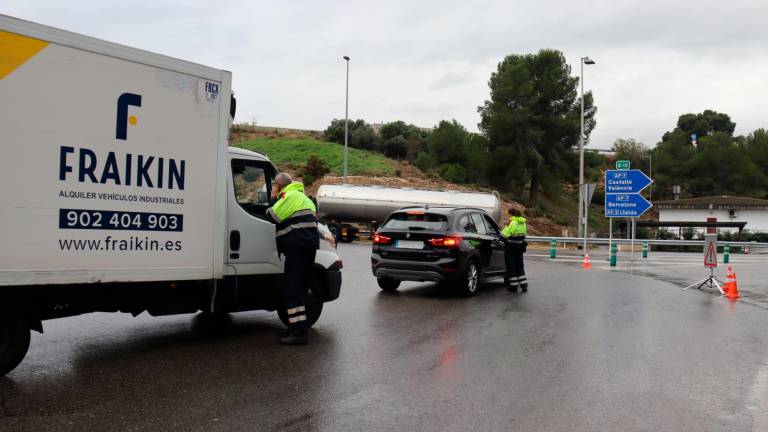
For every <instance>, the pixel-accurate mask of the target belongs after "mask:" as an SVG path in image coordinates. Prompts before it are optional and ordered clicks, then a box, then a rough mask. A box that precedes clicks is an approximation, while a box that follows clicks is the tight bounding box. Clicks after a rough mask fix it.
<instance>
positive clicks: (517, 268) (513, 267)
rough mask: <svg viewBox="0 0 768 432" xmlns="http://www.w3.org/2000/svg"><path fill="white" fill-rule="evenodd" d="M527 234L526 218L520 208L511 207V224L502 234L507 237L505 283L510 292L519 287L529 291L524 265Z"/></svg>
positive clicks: (515, 290) (505, 246)
mask: <svg viewBox="0 0 768 432" xmlns="http://www.w3.org/2000/svg"><path fill="white" fill-rule="evenodd" d="M526 234H528V225H527V222H526V219H525V218H524V217H523V216H522V214H521V213H520V211H519V210H517V209H515V208H510V209H509V224H508V225H507V226H506V227H504V229H503V230H501V235H502V236H504V239H505V245H504V262H505V264H506V266H507V273H506V275H505V276H504V284H505V285H507V290H508V291H510V292H517V288H518V287H520V289H521V290H522V291H523V292H528V279H527V278H526V277H525V266H524V265H523V254H524V253H525V249H526V247H527V246H528V243H527V242H526V241H525V236H526Z"/></svg>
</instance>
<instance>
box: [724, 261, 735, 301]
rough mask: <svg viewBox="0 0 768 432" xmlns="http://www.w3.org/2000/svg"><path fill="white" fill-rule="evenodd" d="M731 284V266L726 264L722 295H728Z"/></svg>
mask: <svg viewBox="0 0 768 432" xmlns="http://www.w3.org/2000/svg"><path fill="white" fill-rule="evenodd" d="M732 286H733V268H732V267H731V266H728V273H727V274H726V276H725V284H723V295H724V296H726V297H727V296H728V293H729V292H731V287H732Z"/></svg>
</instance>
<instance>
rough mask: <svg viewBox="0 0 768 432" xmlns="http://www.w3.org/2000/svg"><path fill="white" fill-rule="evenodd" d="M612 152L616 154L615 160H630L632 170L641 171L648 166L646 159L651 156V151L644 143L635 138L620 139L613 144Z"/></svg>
mask: <svg viewBox="0 0 768 432" xmlns="http://www.w3.org/2000/svg"><path fill="white" fill-rule="evenodd" d="M611 150H612V151H613V153H614V160H617V161H618V160H628V161H629V162H630V164H631V165H632V168H637V169H641V168H640V167H642V166H645V165H646V163H647V162H646V161H645V160H646V159H648V155H649V154H650V149H649V148H648V147H647V146H646V145H645V144H643V143H641V142H639V141H636V140H635V139H633V138H627V139H624V138H618V139H617V140H616V141H614V142H613V146H611Z"/></svg>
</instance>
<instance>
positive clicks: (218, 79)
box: [0, 14, 342, 376]
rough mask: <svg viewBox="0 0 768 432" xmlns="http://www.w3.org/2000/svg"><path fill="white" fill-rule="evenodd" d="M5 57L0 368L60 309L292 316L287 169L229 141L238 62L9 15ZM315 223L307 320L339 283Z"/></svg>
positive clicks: (1, 49) (1, 60)
mask: <svg viewBox="0 0 768 432" xmlns="http://www.w3.org/2000/svg"><path fill="white" fill-rule="evenodd" d="M0 65H5V66H6V67H0V113H2V115H0V146H2V150H3V157H2V158H0V197H2V200H0V239H2V242H0V376H2V375H5V374H6V373H8V372H10V371H12V370H13V369H14V368H15V367H16V366H17V365H18V364H19V363H20V362H21V361H22V359H23V358H24V356H25V355H26V354H27V350H28V348H29V344H30V330H36V331H39V332H42V331H43V321H46V320H52V319H56V318H64V317H71V316H75V315H80V314H86V313H90V312H122V313H130V314H132V315H134V316H135V315H139V314H142V313H144V312H147V313H148V314H150V315H152V316H161V315H173V314H192V313H196V312H203V313H205V314H209V315H222V314H227V313H231V312H240V311H251V310H267V311H278V316H279V319H280V320H281V321H283V322H284V323H286V322H287V317H286V316H285V314H284V313H283V311H281V310H280V304H281V302H280V295H279V293H280V286H281V283H282V273H283V261H282V260H281V257H280V256H279V255H278V253H277V247H276V242H275V225H274V224H272V223H271V222H269V221H268V220H267V219H266V216H265V215H266V211H267V209H268V207H269V205H270V197H269V191H270V189H271V186H272V182H273V179H274V178H275V175H276V174H277V170H276V168H275V166H274V165H273V164H272V162H271V161H270V160H269V158H268V157H267V156H266V155H263V154H260V153H257V152H252V151H247V150H242V149H237V148H232V147H229V146H228V144H229V142H228V135H229V129H230V124H231V121H232V119H231V117H232V116H233V115H234V103H235V101H234V98H230V97H229V95H231V94H232V89H231V83H232V74H231V73H230V72H228V71H226V70H221V69H216V68H211V67H208V66H204V65H200V64H195V63H190V62H187V61H183V60H179V59H175V58H171V57H167V56H163V55H159V54H154V53H149V52H146V51H142V50H139V49H136V48H131V47H127V46H123V45H118V44H114V43H110V42H106V41H103V40H98V39H94V38H90V37H87V36H83V35H78V34H74V33H70V32H66V31H63V30H59V29H54V28H51V27H47V26H43V25H40V24H35V23H31V22H27V21H23V20H19V19H15V18H12V17H8V16H5V15H2V14H0ZM224 95H226V96H224ZM318 230H319V231H320V236H321V238H320V249H319V250H318V251H317V255H316V258H315V264H314V267H313V272H312V275H311V278H310V280H309V283H308V287H307V293H306V299H305V302H306V312H307V321H308V323H309V325H312V324H314V323H315V322H316V321H317V319H318V318H319V317H320V314H321V312H322V309H323V304H324V302H328V301H332V300H335V299H337V298H338V297H339V292H340V288H341V266H342V264H341V260H340V259H339V256H338V254H337V253H336V248H335V243H334V242H333V239H332V236H331V234H330V231H329V230H328V229H327V227H325V226H323V225H319V226H318ZM283 258H284V257H283ZM95 331H98V330H95ZM201 349H202V348H201Z"/></svg>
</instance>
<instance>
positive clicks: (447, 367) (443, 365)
mask: <svg viewBox="0 0 768 432" xmlns="http://www.w3.org/2000/svg"><path fill="white" fill-rule="evenodd" d="M458 354H459V352H458V351H457V350H456V347H454V346H451V347H449V348H448V349H447V350H445V351H443V353H442V354H441V355H440V379H444V380H454V379H455V378H456V368H455V367H454V366H455V365H454V361H455V360H456V356H457V355H458Z"/></svg>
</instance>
